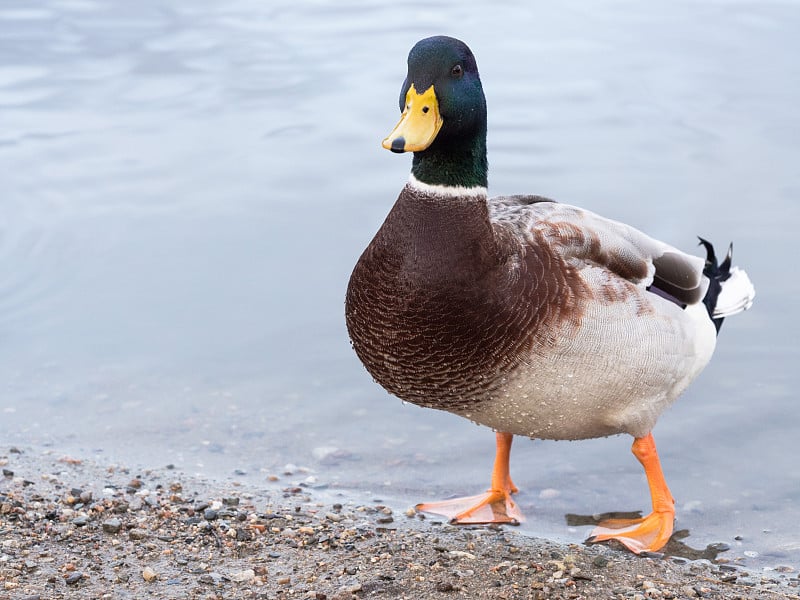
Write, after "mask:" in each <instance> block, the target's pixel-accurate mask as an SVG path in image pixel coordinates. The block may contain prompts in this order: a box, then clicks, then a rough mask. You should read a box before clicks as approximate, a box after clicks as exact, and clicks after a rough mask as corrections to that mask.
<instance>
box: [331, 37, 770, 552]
mask: <svg viewBox="0 0 800 600" xmlns="http://www.w3.org/2000/svg"><path fill="white" fill-rule="evenodd" d="M400 109H401V111H402V117H401V119H400V122H399V124H398V125H397V127H395V129H394V130H393V131H392V132H391V134H389V136H388V137H387V138H386V139H385V140H384V141H383V146H384V148H387V149H389V150H392V151H393V152H413V153H414V161H413V165H412V168H411V176H410V178H409V181H408V183H407V184H406V185H405V187H404V188H403V190H402V191H401V192H400V196H399V197H398V199H397V202H396V203H395V205H394V207H393V208H392V210H391V212H390V213H389V215H388V216H387V217H386V221H385V222H384V223H383V225H382V226H381V228H380V230H379V231H378V233H377V235H376V236H375V238H374V239H373V240H372V242H371V243H370V244H369V246H368V247H367V249H366V250H365V251H364V253H363V254H362V255H361V258H360V259H359V261H358V263H357V264H356V267H355V269H354V271H353V274H352V276H351V278H350V284H349V286H348V289H347V300H346V316H347V328H348V331H349V333H350V337H351V339H352V342H353V347H354V349H355V351H356V353H357V354H358V356H359V358H360V359H361V361H362V362H363V363H364V365H365V366H366V368H367V370H368V371H369V372H370V373H371V374H372V376H373V377H374V378H375V379H376V380H377V381H378V383H380V384H381V385H382V386H383V387H384V388H386V389H387V390H388V391H389V392H391V393H392V394H394V395H396V396H398V397H399V398H401V399H403V400H406V401H408V402H413V403H415V404H418V405H420V406H426V407H429V408H436V409H440V410H446V411H449V412H452V413H455V414H457V415H461V416H462V417H465V418H467V419H470V420H472V421H474V422H476V423H480V424H482V425H487V426H488V427H491V428H493V429H494V430H495V431H496V432H497V433H496V437H497V453H496V457H495V463H494V470H493V473H492V483H491V488H490V489H489V490H488V491H487V492H486V493H485V494H481V495H478V496H472V497H469V498H460V499H456V500H448V501H444V502H435V503H429V504H420V505H418V506H417V509H418V510H421V511H428V512H433V513H437V514H442V515H445V516H447V517H449V518H450V519H451V520H452V522H455V523H490V522H492V523H507V522H512V523H513V522H518V521H521V520H522V515H521V513H520V511H519V509H518V508H517V506H516V505H515V503H514V501H513V500H512V499H511V494H513V493H514V492H516V491H517V488H516V487H515V486H514V484H513V482H512V481H511V477H510V475H509V467H508V462H509V455H510V451H511V440H512V437H513V436H514V435H523V436H527V437H530V438H541V439H554V440H578V439H586V438H595V437H602V436H609V435H614V434H618V433H628V434H631V435H632V436H634V438H635V439H634V442H633V453H634V455H635V456H636V458H637V459H638V460H639V462H640V463H641V464H642V466H643V467H644V470H645V474H646V475H647V480H648V483H649V486H650V493H651V496H652V502H653V512H652V513H651V514H650V515H648V516H647V517H644V518H642V519H631V520H623V519H615V520H610V521H605V522H603V523H601V524H600V526H599V527H597V528H596V529H595V531H594V532H593V534H592V536H591V538H590V540H589V541H592V542H597V541H602V540H608V539H612V538H613V539H617V540H619V541H620V542H622V543H623V544H625V545H626V546H627V547H628V548H630V549H631V550H632V551H633V552H637V553H638V552H641V551H643V550H650V551H655V550H658V549H660V548H661V547H663V546H664V544H665V543H666V542H667V540H668V539H669V537H670V535H671V534H672V527H673V519H674V515H675V509H674V501H673V499H672V495H671V494H670V491H669V489H668V488H667V484H666V482H665V481H664V476H663V474H662V472H661V465H660V463H659V460H658V455H657V453H656V447H655V443H654V441H653V436H652V434H651V430H652V428H653V426H654V425H655V423H656V420H657V419H658V416H659V415H660V414H661V412H662V411H663V410H664V409H665V408H667V406H669V405H670V404H671V403H672V402H673V401H674V400H675V398H677V397H678V395H679V394H680V393H681V392H683V390H684V389H686V387H687V386H688V385H689V383H691V381H692V380H693V379H694V378H695V377H697V375H698V374H699V373H700V371H701V370H702V369H703V368H704V367H705V366H706V364H707V363H708V361H709V359H710V358H711V354H712V352H713V351H714V345H715V343H716V333H717V328H718V327H719V324H721V322H722V319H723V318H724V317H726V316H728V315H732V314H735V313H738V312H740V311H742V310H745V309H746V308H749V307H750V305H751V304H752V300H753V297H754V294H755V291H754V289H753V286H752V284H751V283H750V280H749V279H748V277H747V275H746V274H745V272H744V271H742V270H740V269H738V268H736V267H731V264H730V254H729V255H728V257H727V258H726V259H725V260H724V261H723V263H722V264H721V265H718V264H717V261H716V258H715V257H714V255H713V249H712V248H711V245H710V244H708V243H707V242H704V241H703V243H704V244H706V250H707V253H708V258H707V260H703V259H702V258H699V257H696V256H691V255H688V254H684V253H683V252H681V251H680V250H676V249H675V248H673V247H672V246H669V245H667V244H665V243H663V242H659V241H657V240H655V239H652V238H650V237H648V236H647V235H645V234H643V233H641V232H639V231H637V230H636V229H634V228H632V227H629V226H627V225H624V224H622V223H618V222H616V221H612V220H609V219H604V218H603V217H600V216H598V215H595V214H592V213H591V212H589V211H585V210H581V209H580V208H575V207H573V206H568V205H566V204H558V203H556V202H553V201H551V200H548V199H546V198H542V197H540V196H509V197H496V198H487V194H486V173H487V161H486V101H485V98H484V95H483V89H482V87H481V81H480V78H479V76H478V68H477V65H476V63H475V58H474V57H473V55H472V52H471V51H470V49H469V48H468V47H467V46H466V45H465V44H464V43H463V42H461V41H459V40H456V39H453V38H449V37H432V38H427V39H424V40H422V41H420V42H419V43H417V44H416V45H415V46H414V48H413V49H412V50H411V52H410V54H409V56H408V75H407V77H406V80H405V82H404V83H403V88H402V91H401V93H400Z"/></svg>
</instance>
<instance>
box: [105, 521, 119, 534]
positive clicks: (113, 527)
mask: <svg viewBox="0 0 800 600" xmlns="http://www.w3.org/2000/svg"><path fill="white" fill-rule="evenodd" d="M121 528H122V521H120V520H119V519H108V521H104V522H103V531H105V532H106V533H119V530H120V529H121Z"/></svg>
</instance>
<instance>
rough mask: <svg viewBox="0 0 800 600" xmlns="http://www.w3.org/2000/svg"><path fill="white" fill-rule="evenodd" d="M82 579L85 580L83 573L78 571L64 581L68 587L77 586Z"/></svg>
mask: <svg viewBox="0 0 800 600" xmlns="http://www.w3.org/2000/svg"><path fill="white" fill-rule="evenodd" d="M81 579H83V573H81V572H80V571H76V572H75V573H71V574H70V575H69V576H68V577H67V578H66V579H65V580H64V581H66V582H67V585H75V584H76V583H78V582H79V581H80V580H81Z"/></svg>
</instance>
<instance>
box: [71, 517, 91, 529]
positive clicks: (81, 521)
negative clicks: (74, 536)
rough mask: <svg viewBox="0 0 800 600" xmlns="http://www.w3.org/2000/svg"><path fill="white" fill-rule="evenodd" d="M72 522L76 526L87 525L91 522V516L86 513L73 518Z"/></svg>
mask: <svg viewBox="0 0 800 600" xmlns="http://www.w3.org/2000/svg"><path fill="white" fill-rule="evenodd" d="M72 524H73V525H75V527H85V526H86V525H88V524H89V517H87V516H86V515H81V516H79V517H75V518H74V519H72Z"/></svg>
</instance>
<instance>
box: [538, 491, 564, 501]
mask: <svg viewBox="0 0 800 600" xmlns="http://www.w3.org/2000/svg"><path fill="white" fill-rule="evenodd" d="M560 495H561V492H559V491H558V490H556V489H553V488H546V489H544V490H542V491H541V492H539V498H540V499H542V500H551V499H553V498H558V497H559V496H560Z"/></svg>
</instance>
